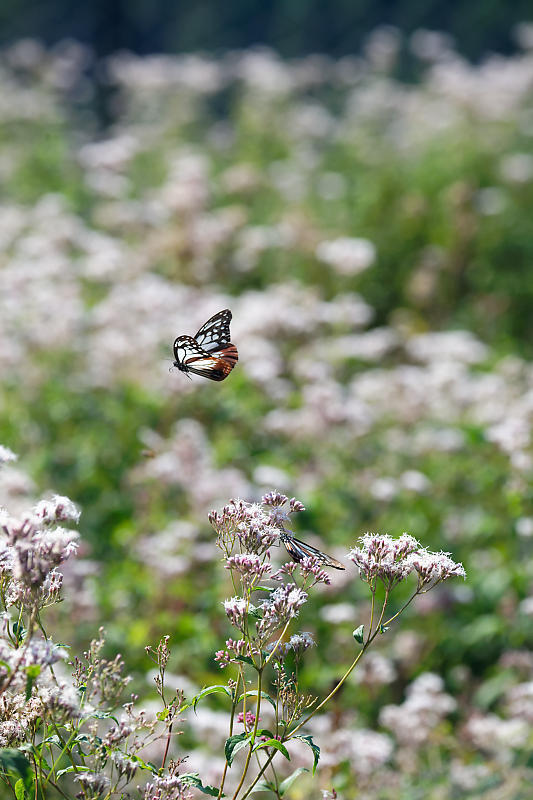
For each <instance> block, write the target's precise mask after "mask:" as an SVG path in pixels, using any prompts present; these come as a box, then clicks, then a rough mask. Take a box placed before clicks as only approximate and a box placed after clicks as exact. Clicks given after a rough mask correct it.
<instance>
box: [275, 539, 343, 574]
mask: <svg viewBox="0 0 533 800" xmlns="http://www.w3.org/2000/svg"><path fill="white" fill-rule="evenodd" d="M279 538H280V539H281V541H282V542H283V544H284V545H285V549H286V550H287V553H288V554H289V555H290V557H291V558H292V560H293V561H296V562H300V561H301V560H302V559H303V558H316V559H317V560H318V562H319V564H321V565H322V566H323V567H334V569H346V567H344V566H343V564H341V562H340V561H337V559H336V558H333V556H328V555H327V553H323V552H322V551H321V550H318V549H317V548H316V547H313V546H312V545H310V544H307V543H306V542H302V541H301V539H297V538H296V537H295V536H291V535H290V534H289V533H286V532H284V531H282V532H281V533H280V535H279Z"/></svg>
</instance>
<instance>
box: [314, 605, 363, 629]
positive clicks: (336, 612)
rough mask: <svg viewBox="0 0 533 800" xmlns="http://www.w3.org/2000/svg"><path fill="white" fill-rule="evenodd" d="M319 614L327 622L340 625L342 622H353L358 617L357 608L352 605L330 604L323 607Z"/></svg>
mask: <svg viewBox="0 0 533 800" xmlns="http://www.w3.org/2000/svg"><path fill="white" fill-rule="evenodd" d="M319 614H320V616H321V617H322V619H323V620H325V621H326V622H329V623H331V624H332V625H338V624H340V623H341V622H353V621H354V619H355V616H356V608H355V606H354V605H353V604H352V603H330V604H329V605H325V606H322V607H321V608H320V611H319Z"/></svg>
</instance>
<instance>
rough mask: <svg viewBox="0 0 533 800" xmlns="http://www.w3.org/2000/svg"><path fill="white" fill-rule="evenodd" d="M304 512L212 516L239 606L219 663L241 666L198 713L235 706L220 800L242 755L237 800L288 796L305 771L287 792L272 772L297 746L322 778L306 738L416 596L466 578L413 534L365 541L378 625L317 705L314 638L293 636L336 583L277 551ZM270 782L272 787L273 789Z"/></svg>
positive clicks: (364, 565)
mask: <svg viewBox="0 0 533 800" xmlns="http://www.w3.org/2000/svg"><path fill="white" fill-rule="evenodd" d="M302 510H304V506H303V505H302V503H300V502H299V501H298V500H296V499H294V498H292V499H291V500H289V499H288V498H287V497H286V496H285V495H282V494H279V493H277V492H270V493H268V494H266V495H265V496H264V497H263V498H262V502H261V503H246V502H243V501H241V500H239V501H231V502H230V503H229V504H228V505H226V506H225V507H224V508H223V509H222V511H221V512H217V511H213V512H211V514H210V522H211V524H212V526H213V528H214V529H215V531H216V534H217V544H218V546H219V548H220V549H221V550H222V552H223V553H224V558H225V562H226V563H225V568H226V569H227V570H228V571H229V573H230V577H231V581H232V585H233V596H232V597H231V598H230V599H228V600H226V601H225V602H224V609H225V612H226V615H227V617H228V619H229V621H230V623H231V625H232V626H233V628H234V629H235V632H236V633H235V634H234V636H233V637H230V638H228V639H227V641H226V645H225V648H224V649H222V650H219V651H218V652H217V653H216V655H215V659H216V661H217V662H218V663H219V664H220V667H221V668H224V667H228V666H230V665H231V666H233V667H234V669H235V677H233V678H231V679H230V680H229V681H228V682H227V684H225V685H222V686H220V685H218V686H211V687H208V688H206V689H204V690H203V691H202V692H201V693H200V694H199V695H198V696H197V697H196V698H194V701H193V703H194V704H196V703H197V702H198V701H199V700H200V699H201V698H202V697H205V696H207V695H208V694H210V693H212V692H223V693H225V694H226V695H227V697H228V699H229V701H230V707H231V715H230V725H229V735H228V738H227V739H226V743H225V757H226V762H225V767H224V771H223V775H222V778H221V782H220V788H219V792H218V797H219V798H220V797H222V796H223V791H224V786H225V784H226V778H227V773H228V770H229V769H230V768H231V767H232V766H233V764H234V759H235V756H236V755H237V753H238V752H239V751H244V753H245V757H244V762H243V764H242V767H240V774H239V777H238V779H236V781H235V783H234V785H235V788H234V791H233V795H232V797H233V800H238V799H239V800H244V798H246V797H248V796H249V795H250V794H251V793H252V791H254V790H256V791H257V790H258V789H259V788H262V789H270V790H271V791H273V792H274V793H276V796H282V795H283V793H284V791H285V788H286V787H287V786H288V784H289V782H292V781H293V780H294V779H295V778H296V777H297V775H298V774H299V773H300V772H301V769H300V770H297V771H296V772H295V773H293V774H292V775H290V776H289V777H288V778H286V779H285V781H284V782H280V781H279V779H278V776H277V773H276V768H275V765H274V763H273V762H274V759H275V758H276V757H277V756H283V757H284V758H286V759H290V745H291V742H292V741H294V740H295V739H299V740H301V741H304V742H305V743H306V744H307V745H308V746H309V747H310V748H311V751H312V755H313V772H314V771H315V769H316V766H317V764H318V760H319V757H320V748H319V746H318V745H317V744H316V743H315V742H314V741H313V739H312V737H311V736H310V735H308V734H305V732H304V729H305V725H306V723H307V722H308V721H309V720H310V719H311V718H312V717H313V716H314V715H315V714H316V713H317V712H318V711H320V710H321V709H322V708H324V706H325V705H326V704H327V703H328V702H329V701H330V700H331V698H332V697H333V696H334V695H335V694H336V692H337V691H338V690H339V689H340V687H341V686H342V685H343V683H344V682H345V681H346V680H347V678H348V677H349V675H350V673H351V672H352V671H353V670H354V668H355V667H356V665H357V664H358V662H359V660H360V659H361V657H362V656H363V654H364V653H365V652H366V650H367V649H368V648H369V647H370V645H371V644H372V642H373V641H374V639H375V638H376V636H377V635H378V634H380V633H384V632H385V631H386V630H387V629H388V627H389V626H390V625H391V624H392V623H393V622H394V621H395V620H396V619H397V618H398V616H399V615H400V614H401V613H402V612H403V611H404V610H405V608H406V607H407V606H408V605H409V604H410V603H411V602H412V601H413V600H414V599H415V597H417V595H419V594H423V593H425V592H428V591H429V590H430V589H433V588H434V587H435V586H436V585H437V584H439V583H440V582H442V581H444V580H447V579H448V578H450V577H453V576H459V577H465V572H464V569H463V567H462V565H461V564H457V563H455V562H454V561H453V560H452V559H451V558H450V556H449V554H448V553H432V552H430V551H428V550H426V549H425V548H423V547H422V546H421V544H420V543H419V542H418V541H417V540H416V539H415V538H413V537H412V536H410V535H409V534H405V533H404V534H402V535H401V536H400V537H398V538H397V539H394V538H392V537H391V536H388V535H376V534H365V535H364V536H363V537H362V538H361V539H360V541H359V544H358V545H357V546H356V547H354V548H353V549H352V550H351V551H350V552H349V554H348V558H349V559H350V560H351V561H352V562H353V563H354V564H355V566H356V567H357V568H358V571H359V575H360V577H361V579H362V580H363V581H365V582H366V583H367V584H368V588H369V591H370V596H371V604H370V616H369V619H368V621H367V623H366V624H363V625H360V626H359V627H358V628H357V629H356V630H354V633H353V636H354V639H355V641H356V644H357V645H360V647H359V648H358V649H357V652H356V653H355V654H354V656H353V659H352V662H351V664H350V665H349V666H348V667H347V669H346V671H345V673H344V675H343V676H342V678H341V679H340V680H339V681H338V683H337V684H336V686H335V687H334V688H333V689H332V691H331V692H330V693H329V694H328V695H327V697H325V698H323V699H322V700H321V701H320V702H319V699H318V698H314V697H310V696H308V695H306V694H304V693H302V691H301V689H300V687H299V681H298V667H299V664H300V662H301V659H302V657H303V655H304V653H305V651H306V650H307V649H308V648H309V647H311V646H313V645H314V644H315V642H314V640H313V637H312V635H311V634H310V633H307V632H296V633H291V632H290V628H291V625H293V623H294V621H295V620H296V619H297V617H298V615H299V612H300V609H301V608H302V606H303V605H304V604H305V603H306V602H307V600H308V598H309V594H310V592H312V591H313V589H314V588H315V587H316V586H317V585H318V584H320V583H325V584H328V583H330V577H329V575H328V574H327V572H326V571H325V570H324V569H323V568H322V566H321V559H320V557H319V556H316V557H315V556H312V557H311V556H309V557H306V556H304V557H302V558H301V559H300V560H299V562H298V563H296V562H293V561H288V562H287V563H285V564H283V565H282V566H281V567H280V568H279V569H276V570H274V569H273V568H272V565H271V563H270V549H271V547H272V546H273V545H275V544H277V543H278V542H279V540H280V537H282V536H284V535H285V536H286V535H287V534H289V533H290V531H289V529H288V525H289V524H290V519H291V516H292V515H293V514H296V513H298V512H300V511H302ZM411 573H414V574H415V575H416V584H415V586H414V587H413V591H412V593H411V595H410V597H409V598H408V600H407V601H406V602H405V603H404V604H403V605H402V606H401V608H400V609H399V610H397V611H395V612H394V613H393V614H391V615H390V616H389V615H388V613H387V610H388V608H389V603H390V598H391V594H392V591H393V590H394V588H395V587H396V586H397V585H398V584H399V583H400V582H402V581H404V580H406V579H407V578H408V576H409V575H410V574H411ZM380 588H381V591H380ZM389 613H390V612H389ZM250 673H251V674H252V676H255V678H254V688H253V689H251V690H250V689H248V688H247V687H248V686H249V675H250ZM265 707H266V708H267V709H268V707H270V708H271V717H272V725H271V728H269V729H266V728H262V727H260V726H259V722H260V720H261V714H262V713H263V709H264V708H265ZM238 722H240V723H242V724H243V725H244V731H240V732H238V733H236V732H235V726H236V724H237V723H238ZM252 764H253V765H254V769H253V771H254V774H252ZM267 771H268V772H267ZM266 774H268V775H271V776H272V777H271V778H270V777H269V778H268V779H267V778H266ZM260 781H261V783H260Z"/></svg>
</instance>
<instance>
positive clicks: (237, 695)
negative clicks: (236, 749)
mask: <svg viewBox="0 0 533 800" xmlns="http://www.w3.org/2000/svg"><path fill="white" fill-rule="evenodd" d="M240 680H241V674H240V672H239V677H238V679H237V685H236V687H235V694H234V696H233V700H232V702H231V717H230V722H229V735H230V736H233V723H234V719H235V711H236V710H237V703H238V700H237V698H238V697H239V683H240ZM242 690H243V694H246V685H245V683H244V679H243V686H242ZM227 772H228V761H227V759H226V763H225V764H224V771H223V773H222V778H221V782H220V789H219V792H218V797H217V800H220V799H221V797H222V794H223V790H224V783H225V781H226V774H227Z"/></svg>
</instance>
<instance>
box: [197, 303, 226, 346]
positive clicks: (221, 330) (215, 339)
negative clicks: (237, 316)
mask: <svg viewBox="0 0 533 800" xmlns="http://www.w3.org/2000/svg"><path fill="white" fill-rule="evenodd" d="M231 317H232V313H231V311H230V310H229V308H225V309H224V310H223V311H219V312H218V314H215V315H214V316H213V317H211V318H210V319H208V320H207V322H204V324H203V325H202V327H201V328H200V330H199V331H198V333H196V334H195V336H194V338H195V339H196V341H197V343H198V345H199V346H200V347H201V348H203V349H204V350H205V351H206V352H208V353H213V352H214V351H215V350H217V351H221V350H223V349H224V348H225V347H226V346H227V345H228V344H229V343H230V341H231V334H230V332H229V324H230V322H231Z"/></svg>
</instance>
